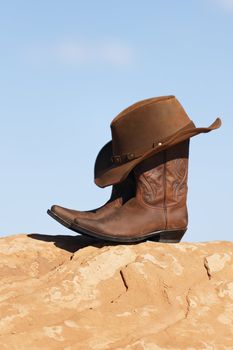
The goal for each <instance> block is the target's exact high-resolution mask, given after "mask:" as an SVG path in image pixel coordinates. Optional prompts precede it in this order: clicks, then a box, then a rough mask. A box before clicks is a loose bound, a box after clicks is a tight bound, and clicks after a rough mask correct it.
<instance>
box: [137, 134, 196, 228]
mask: <svg viewBox="0 0 233 350" xmlns="http://www.w3.org/2000/svg"><path fill="white" fill-rule="evenodd" d="M188 157H189V139H188V140H186V141H184V142H181V143H179V144H177V145H175V146H172V147H170V148H168V149H167V150H164V151H161V152H159V153H157V154H156V155H154V156H152V157H151V158H148V159H146V160H145V161H143V162H142V163H140V164H139V165H138V166H137V167H136V168H135V169H134V173H135V177H136V182H137V192H136V197H137V198H138V200H139V201H140V202H141V203H143V204H144V205H146V206H150V207H154V208H156V209H158V213H159V214H158V215H160V216H161V215H162V216H163V220H164V223H165V228H179V227H186V226H187V224H188V212H187V205H186V200H187V190H188V186H187V179H188Z"/></svg>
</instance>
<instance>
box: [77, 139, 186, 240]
mask: <svg viewBox="0 0 233 350" xmlns="http://www.w3.org/2000/svg"><path fill="white" fill-rule="evenodd" d="M188 156H189V139H188V140H186V141H183V142H181V143H179V144H177V145H175V146H172V147H170V148H168V149H166V150H164V151H161V152H159V153H157V154H155V155H153V156H152V157H151V158H148V159H146V160H144V161H143V162H141V163H140V164H139V165H138V166H137V167H136V168H135V169H134V173H135V177H136V184H137V191H136V196H135V197H134V198H132V199H130V200H129V201H127V202H126V203H125V204H124V205H123V206H121V207H120V208H118V209H116V210H115V211H114V212H112V213H110V214H109V215H106V216H104V217H102V218H99V219H90V220H87V219H81V218H80V219H75V221H74V224H73V229H74V230H76V231H77V232H80V233H82V234H87V235H89V236H93V237H97V238H99V239H103V240H109V241H115V242H138V241H142V240H145V239H149V238H155V239H156V240H157V241H159V242H173V243H175V242H179V241H180V240H181V238H182V236H183V235H184V233H185V231H186V229H187V224H188V213H187V206H186V199H187V174H188Z"/></svg>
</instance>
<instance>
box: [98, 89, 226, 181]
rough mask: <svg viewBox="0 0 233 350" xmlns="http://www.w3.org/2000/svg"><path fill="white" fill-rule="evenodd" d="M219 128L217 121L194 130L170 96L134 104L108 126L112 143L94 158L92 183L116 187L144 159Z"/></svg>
mask: <svg viewBox="0 0 233 350" xmlns="http://www.w3.org/2000/svg"><path fill="white" fill-rule="evenodd" d="M220 126H221V119H220V118H217V119H216V120H215V121H214V122H213V123H212V124H211V125H210V126H209V127H199V128H197V127H196V126H195V124H194V123H193V121H191V120H190V119H189V117H188V115H187V114H186V112H185V111H184V109H183V107H182V106H181V104H180V103H179V101H178V100H177V99H176V97H175V96H173V95H171V96H161V97H154V98H149V99H145V100H142V101H139V102H137V103H134V104H133V105H131V106H129V107H128V108H126V109H124V110H123V111H122V112H121V113H120V114H118V115H117V116H116V117H115V118H114V119H113V121H112V122H111V131H112V140H111V141H110V142H108V143H107V144H106V145H105V146H104V147H103V148H102V149H101V150H100V152H99V154H98V156H97V158H96V162H95V183H96V185H98V186H99V187H106V186H110V185H113V184H116V183H119V182H121V181H123V180H124V179H125V178H126V177H127V175H128V174H129V173H130V171H131V170H132V169H133V168H134V167H135V166H136V165H137V164H139V163H140V162H142V161H143V160H144V159H147V158H149V157H151V156H152V155H154V154H155V153H158V152H160V151H162V150H164V149H167V148H169V147H171V146H173V145H175V144H178V143H180V142H182V141H184V140H186V139H188V138H190V137H193V136H196V135H198V134H200V133H206V132H209V131H211V130H214V129H217V128H219V127H220Z"/></svg>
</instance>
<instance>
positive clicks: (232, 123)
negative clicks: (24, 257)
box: [0, 0, 233, 241]
mask: <svg viewBox="0 0 233 350" xmlns="http://www.w3.org/2000/svg"><path fill="white" fill-rule="evenodd" d="M232 38H233V0H190V1H185V0H173V1H171V0H170V1H166V0H158V1H156V0H153V1H152V0H151V1H149V0H145V1H143V2H142V1H137V0H134V1H131V0H128V1H122V0H118V1H114V2H113V1H105V0H99V1H94V0H93V1H88V0H87V1H71V0H66V1H59V0H58V1H52V0H46V1H45V0H41V1H23V0H22V1H11V0H9V1H5V2H2V3H1V11H0V49H1V55H0V96H1V103H0V118H1V138H0V146H1V152H0V161H1V175H0V178H1V186H0V200H1V210H0V235H9V234H14V233H30V232H38V233H46V234H70V233H71V231H69V230H67V229H66V228H64V227H63V226H61V225H59V224H58V223H56V222H55V221H53V220H52V219H51V218H50V217H49V216H47V214H46V210H47V208H49V207H50V206H51V205H52V204H54V203H56V204H60V205H63V206H65V207H69V208H75V209H91V208H94V207H97V206H99V205H101V204H103V203H104V202H105V201H106V200H107V199H108V197H109V194H110V188H106V189H100V188H98V187H97V186H96V185H94V182H93V166H94V162H95V158H96V155H97V153H98V151H99V149H100V148H101V147H102V146H103V145H104V144H105V143H106V142H107V141H108V140H109V139H110V137H111V135H110V128H109V124H110V122H111V120H112V119H113V118H114V117H115V116H116V115H117V114H118V113H119V112H120V111H121V110H122V109H124V108H126V107H127V106H129V105H130V104H132V103H134V102H136V101H138V100H141V99H144V98H148V97H153V96H161V95H167V94H174V95H176V97H177V98H178V99H179V100H180V102H181V103H182V104H183V106H184V108H185V109H186V111H187V113H188V114H189V116H190V118H191V119H192V120H193V121H194V122H195V124H196V126H208V125H209V124H210V123H212V121H213V120H214V119H215V118H216V117H217V116H220V117H221V118H222V122H223V125H222V127H221V128H220V129H218V130H217V131H213V132H211V133H209V134H205V135H199V136H196V137H194V138H192V139H191V147H190V166H189V191H188V208H189V230H188V232H187V233H186V236H185V239H184V240H186V241H207V240H218V239H223V240H232V235H233V231H232V227H231V226H232V225H231V222H232V217H231V216H232V198H233V186H232V179H233V166H232V151H233V141H232V131H233V130H232V128H233V119H232V100H233V63H232V62H233V45H232V40H233V39H232Z"/></svg>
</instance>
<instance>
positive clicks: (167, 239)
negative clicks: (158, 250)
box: [159, 229, 187, 243]
mask: <svg viewBox="0 0 233 350" xmlns="http://www.w3.org/2000/svg"><path fill="white" fill-rule="evenodd" d="M186 230H187V229H183V230H174V231H163V232H161V233H160V238H159V242H161V243H178V242H180V241H181V239H182V237H183V235H184V234H185V232H186Z"/></svg>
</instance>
